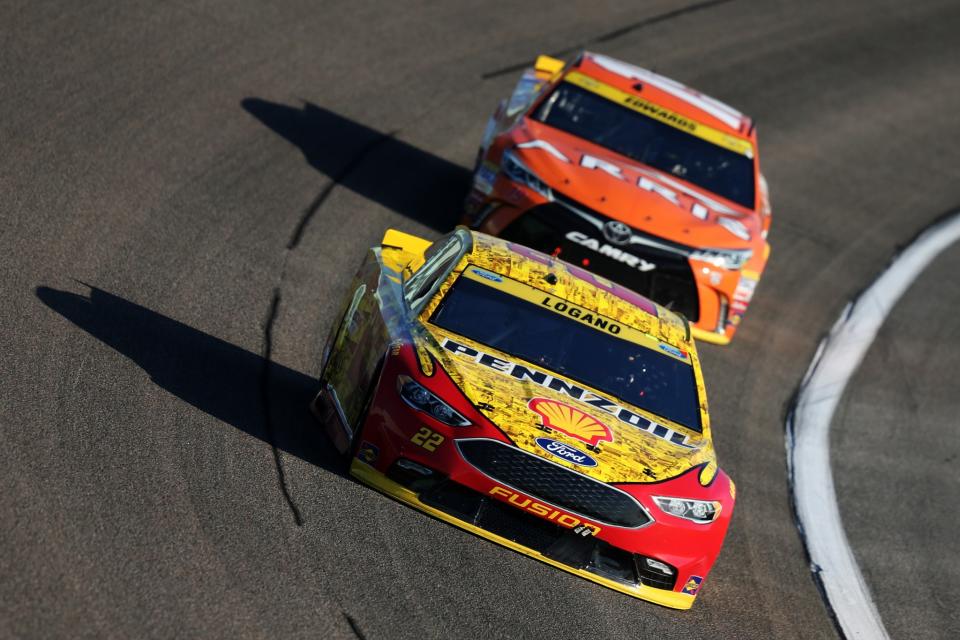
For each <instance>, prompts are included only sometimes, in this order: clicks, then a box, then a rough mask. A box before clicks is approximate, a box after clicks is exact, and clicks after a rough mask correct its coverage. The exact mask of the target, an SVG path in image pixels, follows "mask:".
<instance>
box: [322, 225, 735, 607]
mask: <svg viewBox="0 0 960 640" xmlns="http://www.w3.org/2000/svg"><path fill="white" fill-rule="evenodd" d="M313 409H314V411H315V413H316V414H317V415H318V416H319V417H320V419H321V421H322V423H323V424H324V425H325V427H326V429H327V432H328V433H329V435H330V437H331V438H332V440H333V442H334V443H335V445H336V446H337V448H338V449H339V450H340V451H341V452H343V453H345V454H347V455H348V456H349V458H350V473H351V474H352V475H353V476H355V477H356V478H358V479H359V480H361V481H362V482H364V483H366V484H369V485H371V486H372V487H374V488H376V489H378V490H380V491H381V492H383V493H385V494H387V495H389V496H392V497H393V498H396V499H397V500H399V501H401V502H404V503H406V504H408V505H410V506H413V507H415V508H417V509H420V510H421V511H424V512H426V513H428V514H431V515H433V516H435V517H436V518H439V519H441V520H444V521H446V522H449V523H452V524H454V525H456V526H458V527H461V528H463V529H466V530H467V531H470V532H473V533H475V534H477V535H479V536H482V537H484V538H487V539H490V540H493V541H495V542H497V543H499V544H501V545H504V546H506V547H509V548H511V549H513V550H515V551H518V552H520V553H523V554H526V555H528V556H531V557H533V558H536V559H538V560H541V561H543V562H547V563H549V564H551V565H553V566H556V567H558V568H561V569H564V570H566V571H569V572H571V573H574V574H576V575H579V576H582V577H584V578H587V579H589V580H592V581H594V582H597V583H600V584H602V585H605V586H607V587H610V588H613V589H616V590H617V591H620V592H623V593H627V594H629V595H632V596H635V597H638V598H642V599H645V600H649V601H652V602H656V603H658V604H661V605H665V606H668V607H674V608H678V609H686V608H689V607H690V606H691V605H692V604H693V601H694V599H695V597H696V595H697V593H698V591H699V589H700V586H701V584H702V583H703V580H704V579H705V578H706V577H707V574H708V573H709V571H710V568H711V566H712V565H713V563H714V561H715V559H716V557H717V554H718V553H719V551H720V548H721V545H722V543H723V539H724V536H725V534H726V530H727V526H728V524H729V521H730V516H731V514H732V511H733V505H734V486H733V482H732V481H731V480H730V478H728V477H727V475H726V474H725V473H724V472H723V471H721V470H720V469H719V468H718V466H717V460H716V455H715V453H714V449H713V445H712V441H711V431H710V424H709V415H708V412H707V403H706V397H705V392H704V387H703V380H702V376H701V372H700V365H699V360H698V356H697V352H696V348H695V345H694V343H693V340H692V339H691V337H690V334H689V326H688V325H687V324H686V323H685V321H684V320H683V319H682V318H680V317H679V316H677V315H675V314H673V313H671V312H670V311H668V310H666V309H665V308H663V307H662V306H660V305H657V304H655V303H653V302H651V301H649V300H648V299H646V298H643V297H642V296H640V295H638V294H636V293H635V292H632V291H630V290H628V289H626V288H624V287H622V286H619V285H616V284H614V283H612V282H610V281H607V280H604V279H602V278H600V277H598V276H595V275H593V274H591V273H589V272H586V271H584V270H582V269H580V268H578V267H575V266H572V265H568V264H566V263H564V262H562V261H560V260H557V259H555V258H552V257H550V256H547V255H544V254H542V253H539V252H536V251H533V250H531V249H528V248H526V247H523V246H520V245H516V244H513V243H509V242H507V241H504V240H502V239H498V238H493V237H491V236H487V235H484V234H480V233H476V232H471V231H468V230H467V229H465V228H463V227H460V228H458V229H457V230H456V231H454V232H452V233H451V234H448V235H447V236H444V237H443V238H440V239H439V240H437V241H436V242H434V243H432V244H431V243H429V242H427V241H424V240H422V239H420V238H416V237H414V236H410V235H407V234H404V233H400V232H397V231H393V230H390V231H388V232H387V234H386V235H385V237H384V239H383V242H382V244H381V246H379V247H374V248H373V249H371V250H370V252H369V253H368V255H367V256H366V259H365V261H364V262H363V265H362V267H361V268H360V271H359V272H358V274H357V276H356V278H355V280H354V283H353V286H352V288H351V290H350V293H349V295H348V296H347V299H346V300H345V302H344V304H343V313H342V317H341V320H340V322H339V323H338V325H337V326H336V327H334V329H333V331H332V332H331V335H330V338H329V340H328V344H327V348H326V349H325V362H324V367H323V372H322V375H321V389H320V392H319V393H318V395H317V397H316V399H315V400H314V403H313Z"/></svg>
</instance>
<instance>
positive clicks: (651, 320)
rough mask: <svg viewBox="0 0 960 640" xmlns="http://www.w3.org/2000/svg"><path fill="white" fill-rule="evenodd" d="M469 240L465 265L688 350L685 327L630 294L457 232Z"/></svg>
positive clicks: (565, 266) (525, 250) (562, 265)
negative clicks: (491, 273)
mask: <svg viewBox="0 0 960 640" xmlns="http://www.w3.org/2000/svg"><path fill="white" fill-rule="evenodd" d="M459 231H460V232H469V233H470V234H471V235H472V238H473V242H472V246H471V248H470V249H469V251H467V253H466V254H465V256H464V260H466V261H467V262H469V263H470V264H472V265H474V266H477V267H480V268H482V269H485V270H487V271H490V272H493V273H497V274H499V275H502V276H505V277H508V278H513V279H514V280H518V281H520V282H522V283H524V284H528V285H531V286H533V287H535V288H537V289H540V290H543V291H545V292H550V293H552V294H553V295H556V296H557V297H558V298H563V299H565V300H567V301H569V302H573V303H574V304H577V305H579V306H581V307H584V308H586V309H590V310H591V311H594V312H596V313H599V314H602V315H604V316H607V317H609V318H611V319H613V320H615V321H617V322H619V323H621V324H624V325H626V326H629V327H633V328H634V329H637V330H639V331H642V332H644V333H646V334H648V335H650V336H652V337H654V338H656V339H658V340H661V341H663V342H666V343H667V344H670V345H673V346H675V347H678V348H680V349H685V350H689V349H691V348H692V347H693V340H692V338H691V337H690V328H689V324H688V323H687V321H686V320H685V319H683V318H682V317H680V316H678V315H677V314H675V313H673V312H672V311H670V310H668V309H666V308H664V307H662V306H660V305H658V304H657V303H655V302H653V301H652V300H650V299H649V298H646V297H644V296H642V295H640V294H639V293H636V292H634V291H633V290H631V289H627V288H626V287H624V286H622V285H618V284H616V283H614V282H611V281H609V280H606V279H604V278H602V277H600V276H597V275H595V274H593V273H590V272H589V271H587V270H585V269H582V268H580V267H577V266H574V265H571V264H569V263H567V262H564V261H563V260H559V259H557V258H554V257H552V256H549V255H547V254H544V253H540V252H539V251H534V250H533V249H530V248H529V247H525V246H523V245H519V244H515V243H512V242H508V241H506V240H502V239H500V238H495V237H493V236H489V235H486V234H483V233H480V232H477V231H468V230H467V229H465V228H463V227H461V228H460V230H459Z"/></svg>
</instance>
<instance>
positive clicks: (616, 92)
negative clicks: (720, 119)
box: [564, 71, 754, 158]
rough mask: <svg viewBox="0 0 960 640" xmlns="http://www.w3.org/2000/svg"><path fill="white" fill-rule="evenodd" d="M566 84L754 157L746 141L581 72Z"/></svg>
mask: <svg viewBox="0 0 960 640" xmlns="http://www.w3.org/2000/svg"><path fill="white" fill-rule="evenodd" d="M564 80H565V81H566V82H569V83H570V84H573V85H576V86H578V87H580V88H582V89H586V90H587V91H592V92H593V93H596V94H597V95H599V96H603V97H604V98H606V99H608V100H610V101H612V102H615V103H617V104H619V105H621V106H624V107H626V108H628V109H631V110H633V111H636V112H638V113H642V114H643V115H645V116H648V117H650V118H653V119H654V120H657V121H659V122H662V123H664V124H667V125H670V126H671V127H674V128H676V129H680V130H681V131H685V132H686V133H689V134H691V135H694V136H696V137H698V138H700V139H702V140H706V141H707V142H711V143H713V144H715V145H717V146H718V147H723V148H724V149H728V150H730V151H733V152H734V153H739V154H740V155H744V156H747V157H748V158H752V157H753V153H754V151H753V144H752V143H751V142H750V141H749V140H744V139H743V138H736V137H734V136H731V135H728V134H726V133H724V132H722V131H720V130H718V129H714V128H713V127H708V126H707V125H705V124H700V123H699V122H696V121H694V120H691V119H690V118H687V117H685V116H682V115H680V114H678V113H674V112H673V111H670V110H668V109H665V108H664V107H661V106H660V105H657V104H654V103H652V102H648V101H647V100H644V99H643V98H641V97H639V96H636V95H634V94H632V93H628V92H626V91H623V90H621V89H618V88H616V87H612V86H610V85H608V84H606V83H604V82H600V81H599V80H596V79H595V78H591V77H590V76H587V75H584V74H582V73H580V72H578V71H574V72H572V73H569V74H567V77H566V78H564Z"/></svg>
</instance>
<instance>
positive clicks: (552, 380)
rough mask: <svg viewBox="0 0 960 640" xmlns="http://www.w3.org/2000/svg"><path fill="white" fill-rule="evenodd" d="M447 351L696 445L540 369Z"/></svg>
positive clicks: (453, 347) (449, 345)
mask: <svg viewBox="0 0 960 640" xmlns="http://www.w3.org/2000/svg"><path fill="white" fill-rule="evenodd" d="M441 346H442V347H443V348H444V349H446V350H447V351H449V352H450V353H453V354H454V355H456V356H458V357H461V358H468V359H470V360H473V361H474V362H476V363H477V364H480V365H483V366H485V367H487V368H488V369H492V370H494V371H498V372H500V373H502V374H505V375H508V376H511V377H513V378H516V379H517V380H529V381H530V382H533V383H534V384H536V385H538V386H540V387H543V388H544V389H551V390H553V391H556V392H557V393H561V394H563V395H566V396H569V397H571V398H573V399H574V400H579V401H580V402H583V403H585V404H587V405H590V406H591V407H595V408H597V409H599V410H600V411H603V412H604V413H608V414H610V415H612V416H614V417H615V418H616V419H617V420H619V421H620V422H623V423H624V424H628V425H630V426H631V427H636V428H637V429H640V430H641V431H645V432H647V433H649V434H650V435H652V436H655V437H657V438H660V439H661V440H665V441H666V442H669V443H671V444H675V445H677V446H679V447H687V448H691V447H692V445H690V444H688V441H689V439H690V438H689V437H688V436H686V435H684V434H682V433H679V432H677V431H674V430H673V429H670V428H668V427H665V426H663V425H661V424H657V423H655V422H653V421H651V420H648V419H647V418H645V417H643V416H642V415H640V414H638V413H635V412H633V411H631V410H629V409H627V408H626V407H621V406H620V405H618V404H616V403H615V402H611V401H610V400H607V399H606V398H604V397H602V396H598V395H597V394H595V393H593V392H592V391H587V390H586V389H584V388H583V387H581V386H578V385H576V384H573V383H572V382H568V381H566V380H564V379H563V378H557V377H556V376H553V375H550V374H549V373H546V372H544V371H540V370H539V369H534V368H531V367H527V366H526V365H522V364H519V363H517V362H511V361H509V360H504V359H502V358H498V357H496V356H492V355H490V354H489V353H483V352H482V351H478V350H477V349H474V348H472V347H468V346H466V345H463V344H460V343H459V342H456V341H454V340H451V339H450V338H445V339H444V341H443V344H442V345H441Z"/></svg>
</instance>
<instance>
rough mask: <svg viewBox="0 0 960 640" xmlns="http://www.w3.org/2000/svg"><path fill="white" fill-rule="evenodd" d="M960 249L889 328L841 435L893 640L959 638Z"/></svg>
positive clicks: (858, 527)
mask: <svg viewBox="0 0 960 640" xmlns="http://www.w3.org/2000/svg"><path fill="white" fill-rule="evenodd" d="M958 268H960V246H954V247H953V248H952V249H948V250H947V251H946V252H945V253H944V254H942V255H941V256H940V258H939V259H937V260H935V261H934V262H933V263H932V264H931V265H930V266H929V267H928V268H927V269H926V271H925V272H924V273H923V274H922V275H921V276H920V278H919V280H918V281H917V282H916V283H915V284H914V286H913V287H912V288H911V290H910V291H908V292H907V293H906V295H904V297H903V299H902V300H901V302H900V304H899V305H898V306H897V308H896V309H895V310H894V312H893V313H892V314H891V315H890V317H889V318H887V321H886V322H885V323H884V326H883V328H882V329H881V331H880V334H879V336H878V337H877V340H876V341H875V342H874V344H873V347H872V348H871V349H870V351H869V352H868V353H867V356H866V357H865V358H864V361H863V363H862V364H861V365H860V369H859V371H858V373H857V374H856V375H855V376H854V377H853V379H852V380H851V383H850V387H849V388H848V390H847V393H846V394H845V398H844V402H843V403H842V404H841V405H840V406H839V407H838V410H837V414H836V417H835V418H834V425H833V430H832V436H833V438H832V440H833V443H832V447H831V453H832V457H833V468H834V470H835V481H836V486H837V494H838V498H839V505H840V512H841V513H842V514H843V520H844V525H845V527H846V530H847V535H848V538H849V539H850V543H851V545H852V547H853V549H854V552H855V555H856V556H857V559H858V561H859V563H860V566H861V568H862V570H863V573H864V578H865V579H866V581H867V584H868V585H869V586H870V589H871V591H872V592H873V595H874V600H875V602H876V604H877V608H878V610H879V612H880V615H881V617H882V618H883V620H884V624H885V625H886V627H887V631H888V633H889V634H890V636H891V637H892V638H937V637H943V638H956V637H958V636H960V613H958V612H957V608H956V604H957V603H958V602H960V538H958V537H957V531H958V530H960V516H958V514H957V509H956V500H957V496H958V495H960V476H958V474H957V472H956V467H957V458H958V456H960V431H958V430H957V406H958V399H957V386H956V378H957V374H958V372H960V367H958V364H957V363H960V323H958V322H957V309H960V283H958V282H957V279H956V277H955V274H956V273H957V269H958Z"/></svg>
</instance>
